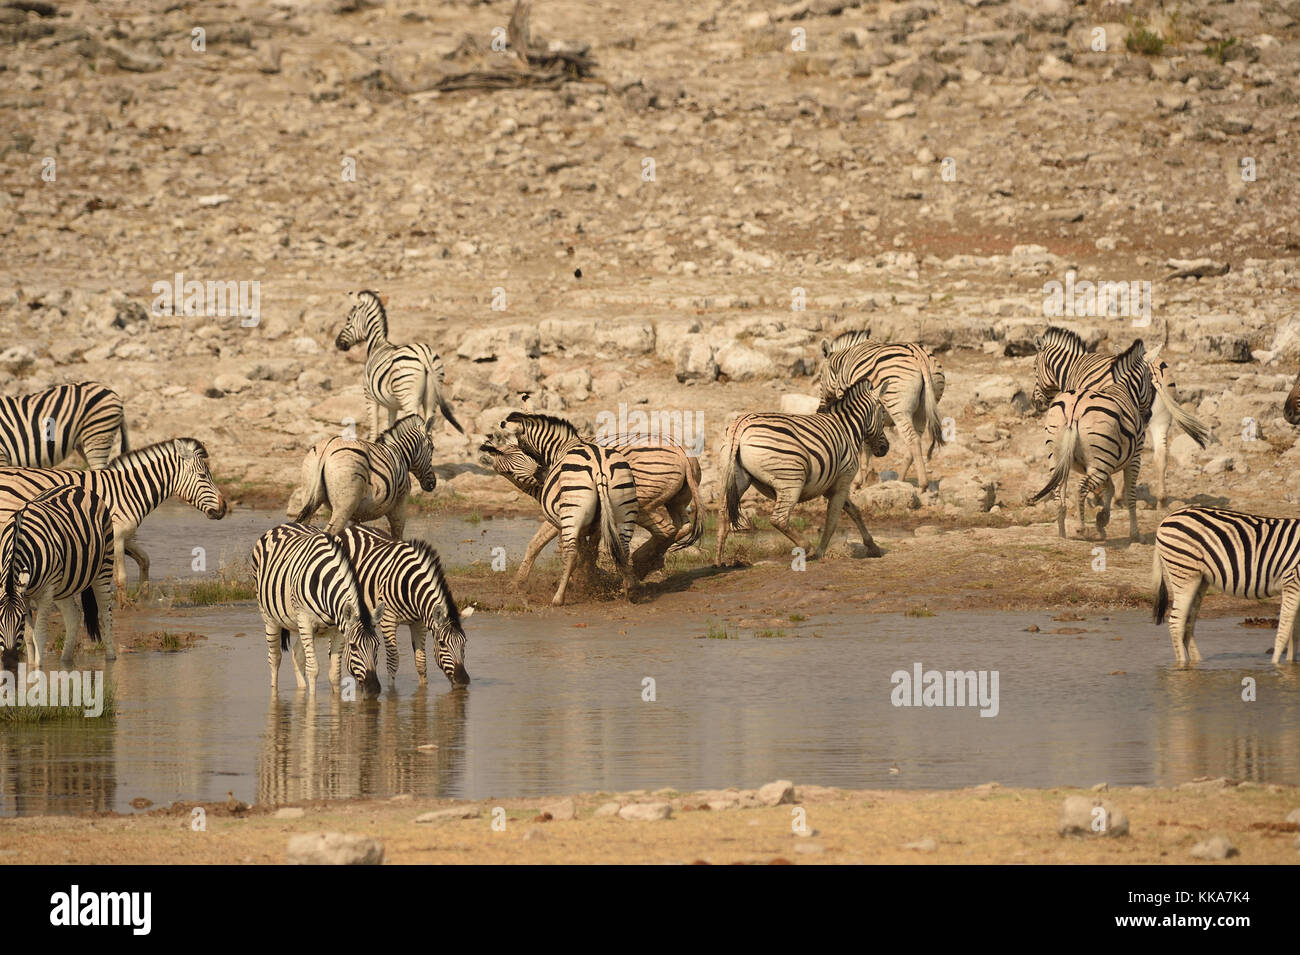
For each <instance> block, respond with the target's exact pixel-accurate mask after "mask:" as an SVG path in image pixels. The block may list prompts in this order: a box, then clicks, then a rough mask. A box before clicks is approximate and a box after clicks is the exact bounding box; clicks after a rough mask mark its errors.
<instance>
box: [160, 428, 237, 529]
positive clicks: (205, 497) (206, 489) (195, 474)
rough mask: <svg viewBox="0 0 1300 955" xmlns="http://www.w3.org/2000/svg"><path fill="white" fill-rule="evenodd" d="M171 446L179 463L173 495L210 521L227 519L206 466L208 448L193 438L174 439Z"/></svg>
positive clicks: (226, 507) (209, 470)
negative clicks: (173, 446) (174, 447)
mask: <svg viewBox="0 0 1300 955" xmlns="http://www.w3.org/2000/svg"><path fill="white" fill-rule="evenodd" d="M172 443H173V444H174V445H175V446H176V451H177V459H178V461H179V463H180V467H179V469H178V470H177V474H176V496H177V497H179V498H180V499H181V500H182V501H184V502H185V503H186V504H189V505H190V506H191V507H193V508H194V509H195V510H198V511H202V512H203V513H204V514H206V515H207V516H208V519H209V520H213V521H219V520H221V519H222V518H223V517H225V516H226V511H227V509H228V505H227V503H226V496H225V495H224V494H222V493H221V488H219V487H217V482H216V481H214V480H213V478H212V471H211V469H210V468H209V467H208V449H207V448H205V447H204V446H203V442H201V441H199V440H198V439H196V438H177V439H176V440H175V441H174V442H172Z"/></svg>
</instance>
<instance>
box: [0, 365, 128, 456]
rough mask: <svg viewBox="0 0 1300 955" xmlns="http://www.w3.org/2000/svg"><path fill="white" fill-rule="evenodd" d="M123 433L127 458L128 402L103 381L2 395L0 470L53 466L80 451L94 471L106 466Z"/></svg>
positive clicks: (123, 449)
mask: <svg viewBox="0 0 1300 955" xmlns="http://www.w3.org/2000/svg"><path fill="white" fill-rule="evenodd" d="M119 434H120V435H121V437H122V453H123V454H125V453H126V452H127V451H129V450H130V442H129V441H128V440H127V436H126V415H125V414H124V413H123V410H122V399H121V397H120V396H119V395H118V394H117V392H115V391H113V390H112V389H111V388H107V387H105V386H104V385H101V384H100V383H99V382H97V381H80V382H77V383H75V384H69V385H56V386H55V387H53V388H47V389H46V390H44V391H38V392H36V393H34V394H30V395H20V396H18V397H16V398H5V397H0V467H23V468H53V467H57V466H58V465H60V464H62V463H63V462H64V461H65V460H67V458H68V457H69V456H70V455H71V454H72V452H73V451H80V452H81V455H82V457H84V458H85V459H86V464H87V465H88V466H89V467H92V468H102V467H103V466H104V465H105V464H107V463H108V459H109V457H111V455H112V453H113V438H114V437H115V436H117V435H119Z"/></svg>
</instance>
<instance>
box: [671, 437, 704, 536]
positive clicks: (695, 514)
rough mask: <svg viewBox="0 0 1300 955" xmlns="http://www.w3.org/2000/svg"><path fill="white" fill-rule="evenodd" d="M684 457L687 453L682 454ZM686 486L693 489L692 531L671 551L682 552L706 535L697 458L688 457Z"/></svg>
mask: <svg viewBox="0 0 1300 955" xmlns="http://www.w3.org/2000/svg"><path fill="white" fill-rule="evenodd" d="M682 453H683V455H685V454H686V452H684V451H683V452H682ZM686 485H687V487H689V488H690V489H691V508H692V513H691V531H690V533H689V534H687V535H686V536H685V537H683V538H682V539H681V540H679V541H678V542H677V543H675V544H673V546H672V547H670V548H669V550H681V549H683V548H686V547H693V546H694V545H695V544H698V543H699V541H700V537H702V536H703V534H704V499H703V498H702V497H700V471H699V466H698V462H697V461H696V460H695V458H692V457H690V456H686Z"/></svg>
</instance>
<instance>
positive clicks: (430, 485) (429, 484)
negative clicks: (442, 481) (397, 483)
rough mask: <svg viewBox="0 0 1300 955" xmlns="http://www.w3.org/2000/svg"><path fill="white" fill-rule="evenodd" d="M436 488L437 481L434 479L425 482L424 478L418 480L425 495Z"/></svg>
mask: <svg viewBox="0 0 1300 955" xmlns="http://www.w3.org/2000/svg"><path fill="white" fill-rule="evenodd" d="M437 486H438V479H437V478H436V477H431V478H429V479H428V480H427V481H426V480H425V479H424V478H420V488H421V489H422V490H423V491H425V492H426V493H427V492H428V491H432V490H433V489H434V488H436V487H437Z"/></svg>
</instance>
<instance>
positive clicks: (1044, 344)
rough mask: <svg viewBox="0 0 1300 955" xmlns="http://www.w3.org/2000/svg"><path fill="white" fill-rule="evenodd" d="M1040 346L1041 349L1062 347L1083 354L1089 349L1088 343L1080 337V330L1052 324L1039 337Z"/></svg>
mask: <svg viewBox="0 0 1300 955" xmlns="http://www.w3.org/2000/svg"><path fill="white" fill-rule="evenodd" d="M1038 348H1039V351H1042V350H1045V349H1048V348H1061V349H1064V350H1065V351H1068V352H1072V353H1075V354H1083V353H1084V352H1086V351H1087V350H1088V346H1087V344H1085V343H1084V340H1083V339H1082V338H1080V337H1079V333H1078V332H1074V331H1071V330H1070V329H1068V328H1061V327H1060V326H1059V325H1051V326H1049V327H1048V329H1047V331H1045V332H1043V334H1042V336H1041V337H1039V339H1038Z"/></svg>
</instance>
